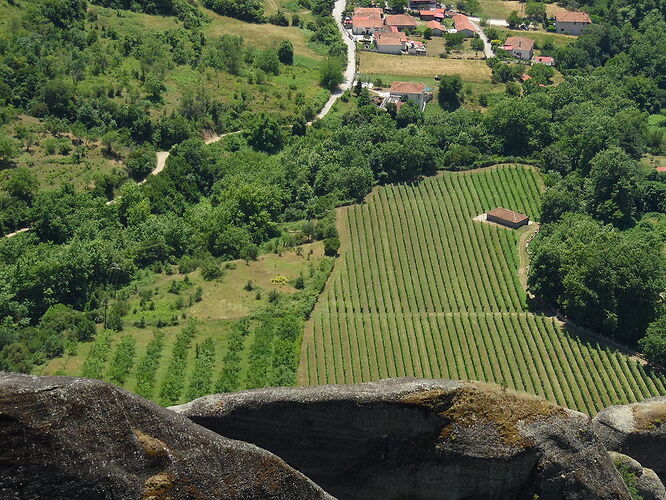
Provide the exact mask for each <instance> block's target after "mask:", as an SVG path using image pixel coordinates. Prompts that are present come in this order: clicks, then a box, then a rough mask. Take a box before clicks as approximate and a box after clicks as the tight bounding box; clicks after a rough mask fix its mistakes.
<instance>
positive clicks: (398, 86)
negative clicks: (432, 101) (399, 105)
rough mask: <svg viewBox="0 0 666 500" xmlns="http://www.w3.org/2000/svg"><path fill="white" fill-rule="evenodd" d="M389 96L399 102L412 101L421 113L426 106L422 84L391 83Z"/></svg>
mask: <svg viewBox="0 0 666 500" xmlns="http://www.w3.org/2000/svg"><path fill="white" fill-rule="evenodd" d="M389 96H390V97H393V98H399V99H400V100H407V101H412V102H413V103H415V104H416V105H417V106H418V107H419V109H420V110H421V111H423V109H424V108H425V105H426V92H425V85H423V84H422V83H411V82H393V84H392V85H391V88H390V89H389Z"/></svg>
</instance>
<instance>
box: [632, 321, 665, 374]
mask: <svg viewBox="0 0 666 500" xmlns="http://www.w3.org/2000/svg"><path fill="white" fill-rule="evenodd" d="M638 345H639V346H640V348H641V350H642V351H643V354H644V355H645V357H646V358H647V359H648V360H649V361H651V362H653V363H657V364H660V365H662V366H666V315H663V316H661V317H660V318H659V319H657V320H656V321H654V322H652V323H650V326H648V328H647V330H646V331H645V337H643V338H642V339H640V340H639V341H638Z"/></svg>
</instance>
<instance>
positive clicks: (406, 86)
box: [389, 82, 425, 94]
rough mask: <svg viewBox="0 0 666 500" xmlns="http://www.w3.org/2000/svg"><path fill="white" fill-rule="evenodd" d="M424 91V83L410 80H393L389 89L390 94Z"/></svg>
mask: <svg viewBox="0 0 666 500" xmlns="http://www.w3.org/2000/svg"><path fill="white" fill-rule="evenodd" d="M424 91H425V85H423V84H422V83H412V82H393V84H392V85H391V88H390V89H389V92H390V93H392V94H393V93H395V94H423V92H424Z"/></svg>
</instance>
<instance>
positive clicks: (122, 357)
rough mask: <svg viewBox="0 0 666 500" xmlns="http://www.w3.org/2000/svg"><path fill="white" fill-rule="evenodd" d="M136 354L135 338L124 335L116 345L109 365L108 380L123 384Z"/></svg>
mask: <svg viewBox="0 0 666 500" xmlns="http://www.w3.org/2000/svg"><path fill="white" fill-rule="evenodd" d="M135 355H136V339H135V338H134V337H133V336H132V335H124V336H123V337H122V338H121V339H120V342H118V345H117V346H116V350H115V353H114V355H113V358H111V366H110V367H109V375H108V377H109V380H110V381H111V382H113V383H114V384H118V385H123V384H124V383H125V381H126V380H127V376H128V375H129V372H130V370H131V369H132V367H133V366H134V357H135Z"/></svg>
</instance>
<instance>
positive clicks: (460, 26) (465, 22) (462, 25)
mask: <svg viewBox="0 0 666 500" xmlns="http://www.w3.org/2000/svg"><path fill="white" fill-rule="evenodd" d="M453 25H454V26H455V28H456V32H458V33H463V34H464V35H465V36H466V37H468V38H471V37H473V36H474V35H476V28H475V27H474V25H473V24H472V22H471V21H470V20H469V18H468V17H467V16H465V15H463V14H456V15H455V16H453Z"/></svg>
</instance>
